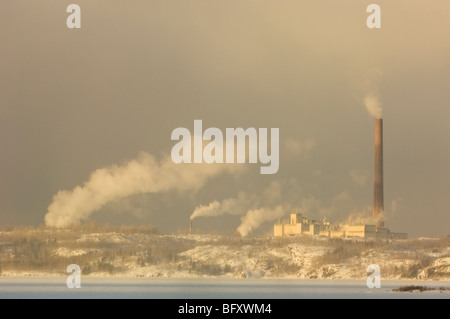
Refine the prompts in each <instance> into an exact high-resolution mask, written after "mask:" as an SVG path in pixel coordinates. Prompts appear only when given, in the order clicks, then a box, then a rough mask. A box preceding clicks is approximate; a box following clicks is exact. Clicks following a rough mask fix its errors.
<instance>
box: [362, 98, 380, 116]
mask: <svg viewBox="0 0 450 319" xmlns="http://www.w3.org/2000/svg"><path fill="white" fill-rule="evenodd" d="M364 104H365V106H366V109H367V111H368V112H369V113H370V115H372V116H373V117H375V118H377V119H381V118H382V117H383V108H382V104H381V102H380V101H379V99H378V98H377V97H376V96H375V95H374V94H367V95H366V96H365V97H364Z"/></svg>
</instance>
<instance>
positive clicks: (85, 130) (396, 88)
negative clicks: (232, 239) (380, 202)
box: [0, 0, 450, 236]
mask: <svg viewBox="0 0 450 319" xmlns="http://www.w3.org/2000/svg"><path fill="white" fill-rule="evenodd" d="M372 2H373V1H372ZM372 2H371V1H360V0H352V1H350V0H347V1H343V0H340V1H335V0H326V1H312V0H311V1H300V0H297V1H275V0H270V1H269V0H258V1H256V0H252V1H249V0H226V1H225V0H215V1H211V0H202V1H198V0H192V1H181V0H177V1H172V0H159V1H154V0H145V1H143V0H142V1H140V0H133V1H124V0H122V1H118V0H108V1H106V0H96V1H90V0H73V1H61V0H42V1H24V0H2V1H1V2H0V41H1V42H0V225H5V224H6V225H16V224H20V225H38V224H41V223H42V224H43V223H44V216H45V214H46V213H47V210H48V206H49V205H50V204H51V203H52V199H53V196H54V195H55V194H57V193H58V191H61V190H66V191H71V190H73V189H74V188H75V187H76V186H80V187H82V186H83V185H84V183H85V182H87V181H88V180H89V178H90V174H91V173H92V172H94V171H95V170H97V169H101V168H103V167H107V166H110V165H114V164H115V165H119V167H120V165H126V163H128V161H131V160H133V159H136V158H139V154H140V152H145V153H148V154H150V155H151V156H152V157H154V158H155V159H157V161H162V160H163V159H164V158H165V156H166V155H168V154H170V151H171V148H172V146H173V145H174V144H175V142H173V141H171V140H170V135H171V132H172V130H173V129H175V128H177V127H187V128H189V129H190V130H191V131H192V130H193V123H194V120H195V119H201V120H203V126H204V127H205V128H207V127H218V128H220V129H222V130H223V131H225V128H227V127H233V128H235V127H243V128H248V127H255V128H272V127H273V128H279V129H280V169H279V171H278V173H277V174H274V175H260V174H259V167H260V165H259V164H255V165H246V167H245V168H246V169H245V170H244V171H239V172H231V173H230V172H223V173H218V174H217V175H213V176H211V177H208V178H205V180H202V181H201V185H200V184H198V187H190V186H189V185H190V181H191V179H195V178H197V177H196V176H198V175H197V173H195V174H192V176H191V175H183V177H182V178H180V180H179V183H180V184H182V183H186V184H184V185H185V188H186V189H181V188H182V187H181V188H180V189H178V188H179V185H178V186H177V187H178V188H177V187H175V186H173V187H168V188H167V189H164V191H155V192H147V191H145V190H143V191H141V192H137V194H135V195H133V194H131V196H127V197H122V198H118V199H114V200H108V199H106V202H107V203H106V204H105V205H101V206H102V207H101V208H100V209H98V210H95V212H94V213H92V214H91V215H90V216H89V218H90V219H91V220H95V221H97V222H99V223H104V222H109V223H110V224H121V223H133V224H141V223H151V224H153V225H155V226H157V227H158V228H159V229H160V230H161V231H162V232H172V231H177V230H180V229H186V228H187V226H188V220H189V216H190V215H191V214H192V213H193V211H194V210H195V208H196V207H197V206H199V205H209V203H211V202H213V201H215V200H216V201H218V202H221V201H223V200H225V199H239V198H240V199H242V201H241V202H240V203H243V205H244V206H245V205H247V206H248V207H247V209H254V208H256V207H259V208H263V207H266V208H268V207H272V208H275V207H278V206H279V205H288V206H290V207H297V208H298V209H302V210H303V211H304V212H305V214H306V215H307V216H310V217H312V218H320V217H323V216H327V217H328V220H330V221H333V222H339V221H345V220H346V218H347V217H348V216H349V215H352V216H355V215H358V214H359V215H358V216H370V215H371V205H372V193H373V190H372V178H373V177H372V176H373V152H374V149H373V142H374V119H373V118H372V117H371V116H370V115H369V113H368V112H367V110H366V109H365V107H364V102H363V101H364V97H365V96H366V95H367V94H375V95H377V96H378V97H379V99H380V100H381V102H382V104H383V118H384V173H385V175H384V178H385V179H384V182H385V184H384V189H385V208H386V215H387V217H388V221H387V222H386V224H387V226H388V227H389V228H390V229H391V230H392V231H401V232H408V233H409V234H410V235H411V236H441V235H446V234H449V225H450V214H449V212H450V205H449V198H450V197H449V196H450V168H449V163H450V41H449V40H448V36H449V34H450V19H449V12H450V2H449V1H447V0H436V1H433V2H432V3H430V2H429V1H423V0H421V1H415V0H414V1H412V0H408V1H406V0H398V1H381V0H377V1H375V2H376V3H377V4H379V5H380V6H381V10H382V15H381V19H382V20H381V21H382V22H381V23H382V27H381V29H378V30H375V29H368V28H367V27H366V18H367V16H368V13H366V7H367V5H368V4H370V3H372ZM70 3H77V4H79V5H80V6H81V9H82V28H81V29H79V30H69V29H68V28H67V27H66V18H67V16H68V13H66V7H67V6H68V5H69V4H70ZM230 165H233V164H230ZM247 166H248V167H247ZM153 169H154V171H155V172H162V173H161V176H160V177H159V178H161V179H162V180H165V175H164V174H165V173H167V172H169V173H167V174H169V175H170V174H171V173H170V172H173V171H172V170H171V168H170V167H169V168H167V167H165V168H164V167H163V166H161V167H160V166H157V165H154V166H153ZM197 169H198V167H197ZM188 170H190V168H189V167H187V168H186V169H185V170H184V169H183V170H180V171H183V172H184V173H186V172H188ZM202 172H203V170H202ZM163 173H164V174H163ZM184 173H183V174H184ZM155 174H157V173H155ZM174 174H175V173H174ZM180 174H181V173H180ZM199 175H201V174H199ZM175 177H176V176H175ZM122 186H123V187H124V188H125V187H127V185H122ZM105 187H106V186H105ZM108 198H109V197H108ZM249 203H251V204H249ZM245 213H246V210H245V209H244V211H243V213H242V214H239V213H237V212H234V213H233V214H234V215H224V216H219V217H199V218H198V219H196V220H195V226H196V227H197V228H198V229H201V230H202V231H208V232H209V231H214V230H216V231H224V232H233V231H235V230H236V228H237V227H238V226H239V225H240V223H241V217H242V216H243V215H244V214H245ZM288 213H289V211H286V216H287V214H288ZM62 214H63V213H62ZM272 224H273V221H266V222H265V223H263V224H262V225H261V226H260V227H258V228H257V229H256V230H255V231H254V232H253V234H265V233H270V232H271V229H272V228H271V227H272Z"/></svg>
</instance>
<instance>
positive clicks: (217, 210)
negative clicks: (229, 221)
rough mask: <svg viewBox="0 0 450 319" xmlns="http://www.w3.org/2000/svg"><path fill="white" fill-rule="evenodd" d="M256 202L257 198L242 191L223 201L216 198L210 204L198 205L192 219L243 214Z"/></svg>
mask: <svg viewBox="0 0 450 319" xmlns="http://www.w3.org/2000/svg"><path fill="white" fill-rule="evenodd" d="M255 203H256V198H254V197H252V196H249V195H247V194H246V193H245V192H240V193H239V195H238V197H237V198H227V199H224V200H223V201H221V202H219V201H217V200H215V201H213V202H211V203H209V204H208V205H200V206H197V207H196V208H195V210H194V212H193V213H192V214H191V217H190V219H191V220H192V219H194V218H197V217H214V216H221V215H224V214H229V215H243V214H245V212H246V211H247V210H248V209H249V208H250V207H252V206H254V205H255Z"/></svg>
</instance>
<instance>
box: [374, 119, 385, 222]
mask: <svg viewBox="0 0 450 319" xmlns="http://www.w3.org/2000/svg"><path fill="white" fill-rule="evenodd" d="M383 212H384V198H383V119H380V118H377V119H375V171H374V181H373V218H374V219H375V220H376V221H377V227H379V228H381V227H384V221H383Z"/></svg>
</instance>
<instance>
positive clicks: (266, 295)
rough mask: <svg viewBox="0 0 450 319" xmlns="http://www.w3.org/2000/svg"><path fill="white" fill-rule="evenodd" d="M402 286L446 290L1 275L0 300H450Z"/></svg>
mask: <svg viewBox="0 0 450 319" xmlns="http://www.w3.org/2000/svg"><path fill="white" fill-rule="evenodd" d="M406 285H418V286H427V287H446V288H450V282H449V281H411V280H408V281H407V280H386V281H383V280H382V282H381V288H378V289H377V288H374V289H369V288H367V286H366V282H365V280H298V279H215V278H204V279H203V278H202V279H197V278H196V279H173V278H107V277H106V278H100V277H98V278H92V277H86V278H82V279H81V288H80V289H69V288H67V286H66V277H0V298H1V299H5V298H89V299H92V298H95V299H99V298H114V299H119V298H120V299H121V298H149V299H158V298H162V299H203V298H205V299H217V298H220V299H231V300H234V299H246V298H247V299H308V298H314V299H316V298H370V299H373V298H408V299H410V298H411V299H412V298H445V299H449V298H450V292H449V291H446V292H444V293H440V292H439V291H427V292H422V293H419V292H413V293H411V292H404V293H403V292H402V293H400V292H393V291H392V289H394V288H399V287H401V286H406Z"/></svg>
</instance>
